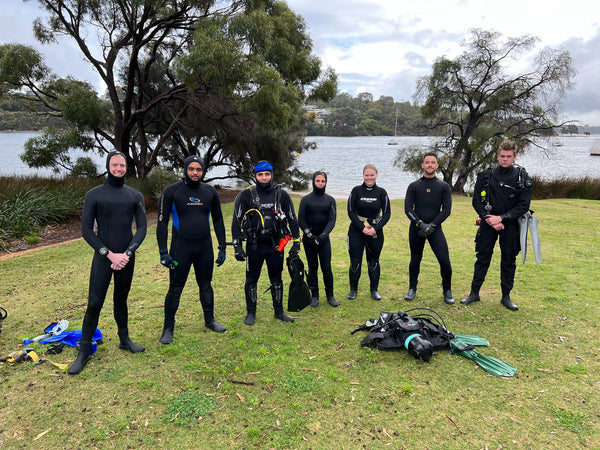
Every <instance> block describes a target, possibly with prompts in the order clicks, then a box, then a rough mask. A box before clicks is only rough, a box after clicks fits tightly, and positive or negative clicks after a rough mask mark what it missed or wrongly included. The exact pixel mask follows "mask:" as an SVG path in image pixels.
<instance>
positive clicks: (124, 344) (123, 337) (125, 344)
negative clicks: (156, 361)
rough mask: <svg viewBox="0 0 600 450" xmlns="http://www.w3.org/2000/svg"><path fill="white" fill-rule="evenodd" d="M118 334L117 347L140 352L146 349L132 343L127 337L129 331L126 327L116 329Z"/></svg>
mask: <svg viewBox="0 0 600 450" xmlns="http://www.w3.org/2000/svg"><path fill="white" fill-rule="evenodd" d="M118 334H119V348H120V349H122V350H129V351H130V352H131V353H141V352H143V351H144V350H146V348H145V347H143V346H141V345H139V344H136V343H134V342H133V341H132V340H131V339H129V331H128V330H127V328H123V329H121V330H119V331H118Z"/></svg>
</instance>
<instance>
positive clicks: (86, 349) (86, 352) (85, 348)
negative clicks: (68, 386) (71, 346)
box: [68, 341, 92, 375]
mask: <svg viewBox="0 0 600 450" xmlns="http://www.w3.org/2000/svg"><path fill="white" fill-rule="evenodd" d="M91 351H92V343H91V342H90V343H85V344H84V343H82V342H81V341H80V342H79V353H78V354H77V359H76V360H75V362H74V363H73V364H72V365H71V367H69V370H68V373H69V375H77V374H78V373H81V371H82V370H83V368H84V367H85V365H86V364H87V363H88V361H89V360H90V357H91V354H90V352H91Z"/></svg>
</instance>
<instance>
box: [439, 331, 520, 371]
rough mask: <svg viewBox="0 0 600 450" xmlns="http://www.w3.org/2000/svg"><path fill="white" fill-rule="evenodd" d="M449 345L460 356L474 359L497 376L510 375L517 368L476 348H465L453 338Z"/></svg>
mask: <svg viewBox="0 0 600 450" xmlns="http://www.w3.org/2000/svg"><path fill="white" fill-rule="evenodd" d="M450 347H451V348H452V349H453V350H454V351H455V353H458V354H459V355H461V356H464V357H465V358H468V359H471V360H473V361H475V362H476V363H477V364H478V365H479V366H480V367H481V368H482V369H483V370H485V371H486V372H488V373H491V374H492V375H495V376H497V377H512V376H513V375H514V374H515V373H516V372H517V369H516V368H515V367H513V366H511V365H510V364H507V363H505V362H504V361H500V360H499V359H497V358H494V357H492V356H484V355H482V354H481V353H479V352H478V351H476V350H468V349H466V347H465V345H464V343H462V342H460V341H457V340H456V339H453V340H451V341H450Z"/></svg>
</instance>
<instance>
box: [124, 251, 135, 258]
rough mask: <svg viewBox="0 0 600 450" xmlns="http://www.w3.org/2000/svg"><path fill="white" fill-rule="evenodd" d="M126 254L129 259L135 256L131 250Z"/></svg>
mask: <svg viewBox="0 0 600 450" xmlns="http://www.w3.org/2000/svg"><path fill="white" fill-rule="evenodd" d="M125 254H126V255H127V256H129V257H132V256H133V252H132V251H131V250H127V251H126V252H125Z"/></svg>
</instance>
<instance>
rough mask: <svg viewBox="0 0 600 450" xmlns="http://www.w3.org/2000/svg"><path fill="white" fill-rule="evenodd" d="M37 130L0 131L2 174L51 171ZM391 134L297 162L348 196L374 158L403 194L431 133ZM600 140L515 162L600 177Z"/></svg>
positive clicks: (575, 141)
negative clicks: (407, 150)
mask: <svg viewBox="0 0 600 450" xmlns="http://www.w3.org/2000/svg"><path fill="white" fill-rule="evenodd" d="M36 135H38V133H31V132H11V133H0V157H1V158H2V159H1V160H2V164H1V165H0V175H15V174H17V175H29V174H39V175H43V176H50V175H52V174H53V173H52V171H51V170H48V169H29V168H28V167H27V166H26V165H25V164H24V163H23V162H22V161H21V159H20V158H19V155H20V154H21V153H22V152H23V143H24V142H25V140H27V139H28V138H30V137H33V136H36ZM389 139H390V138H389V137H386V136H372V137H354V138H343V137H312V138H309V140H312V141H315V142H316V143H317V149H316V150H314V151H311V152H307V153H304V154H302V155H300V157H299V158H298V165H299V167H300V169H302V170H305V171H309V172H314V171H316V170H323V171H325V172H327V173H328V183H327V192H328V193H329V194H331V195H333V196H334V197H336V198H346V197H347V196H348V194H349V193H350V190H351V189H352V187H353V186H356V185H357V184H360V183H362V168H363V166H364V165H365V164H368V163H372V164H375V165H376V166H377V168H378V169H379V177H378V179H377V184H378V185H379V186H381V187H383V188H384V189H386V190H387V192H388V194H389V196H390V197H391V198H393V199H398V198H403V197H404V194H405V193H406V188H407V187H408V185H409V184H410V183H411V182H412V181H414V180H415V179H417V175H415V174H410V173H406V172H403V171H402V170H401V169H400V168H398V167H394V165H393V163H394V160H395V159H396V157H397V154H398V151H401V149H402V148H403V147H409V146H416V145H419V146H427V145H428V144H429V143H430V138H426V137H400V138H398V141H399V145H388V144H387V143H388V141H389ZM599 143H600V136H597V135H596V136H594V135H592V136H589V137H583V136H573V137H570V136H561V137H559V138H553V140H552V144H554V146H553V145H550V144H547V143H546V146H547V147H548V150H546V151H542V150H539V149H532V150H530V151H529V152H528V153H527V154H526V155H524V156H522V157H518V158H517V163H519V164H521V165H523V166H525V167H526V168H527V171H528V172H529V174H530V175H538V176H542V177H543V178H545V179H549V180H550V179H556V178H560V177H563V176H567V177H582V176H586V175H590V176H594V177H597V176H598V174H600V156H590V148H591V147H592V146H594V147H598V146H600V144H599ZM557 144H558V145H557ZM95 159H96V160H97V162H98V164H99V166H100V167H102V166H103V164H104V158H103V157H99V156H98V157H96V158H95ZM215 174H218V172H215ZM275 181H277V170H276V171H275ZM232 183H233V182H232Z"/></svg>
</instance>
